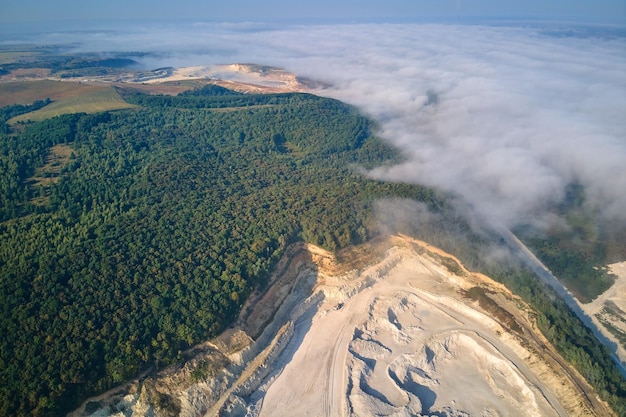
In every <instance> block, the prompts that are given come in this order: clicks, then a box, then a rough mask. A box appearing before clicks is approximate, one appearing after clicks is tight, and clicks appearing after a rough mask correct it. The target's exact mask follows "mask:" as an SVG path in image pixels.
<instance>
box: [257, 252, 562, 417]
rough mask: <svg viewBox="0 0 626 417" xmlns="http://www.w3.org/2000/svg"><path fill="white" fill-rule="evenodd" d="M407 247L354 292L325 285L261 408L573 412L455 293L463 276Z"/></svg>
mask: <svg viewBox="0 0 626 417" xmlns="http://www.w3.org/2000/svg"><path fill="white" fill-rule="evenodd" d="M403 255H406V254H403V253H398V254H396V256H401V257H402V259H401V261H400V262H398V264H397V265H395V266H394V267H393V268H391V269H390V270H389V271H388V272H386V273H385V274H384V275H379V276H378V277H377V279H372V278H373V277H375V275H376V274H377V273H379V272H380V271H376V270H372V271H365V272H363V273H362V274H360V276H359V277H358V278H357V279H360V280H362V281H363V282H367V281H370V282H371V284H370V285H366V287H365V288H361V289H360V291H359V292H358V293H356V294H355V295H353V296H351V297H348V296H347V294H346V289H345V288H344V289H338V288H339V286H341V282H338V281H335V282H328V283H327V284H326V285H325V287H327V288H320V289H321V290H324V291H325V292H326V293H327V295H329V297H328V298H327V299H326V301H325V302H324V303H323V304H322V305H321V307H320V309H319V311H318V313H317V314H315V315H314V316H313V317H312V319H311V321H310V322H309V318H304V319H303V320H300V321H297V322H296V325H295V332H296V334H295V336H294V338H293V339H292V342H291V346H288V347H287V348H286V349H285V351H284V352H283V354H282V355H281V356H280V357H279V358H278V360H277V361H276V363H275V364H274V366H284V369H283V370H282V372H281V373H280V375H279V376H278V377H276V378H275V379H274V380H273V381H271V382H270V383H269V384H267V385H266V386H265V387H262V389H261V390H260V391H261V393H260V394H257V395H263V393H262V391H265V393H264V395H263V396H262V397H261V398H259V399H258V405H257V407H258V408H260V411H259V412H258V415H260V416H296V415H297V416H341V415H354V416H372V415H380V416H392V415H393V416H415V415H445V416H465V415H471V416H511V415H521V414H520V412H522V414H523V415H525V416H559V415H561V416H565V415H568V414H567V412H566V411H565V410H564V408H563V407H562V406H561V405H560V403H559V401H558V400H557V398H556V397H555V396H554V394H553V393H552V392H551V391H550V389H549V388H547V387H546V386H544V384H543V383H542V381H541V380H539V379H538V378H537V376H536V375H535V374H534V373H533V371H531V370H530V369H529V368H528V367H527V366H526V364H525V363H524V361H523V360H522V358H521V357H520V356H519V355H520V353H521V352H523V354H525V355H527V354H528V352H524V349H523V348H522V347H521V346H519V345H516V342H515V341H514V340H513V339H512V338H510V337H508V336H506V335H505V334H504V332H503V329H502V328H501V327H500V325H498V324H497V323H496V322H495V321H493V320H491V319H490V318H489V317H487V316H486V315H484V314H482V313H480V312H478V311H477V310H475V309H473V308H471V307H468V306H467V305H465V304H464V303H462V302H460V301H458V300H457V299H456V297H455V296H454V294H455V291H456V290H458V289H460V288H461V287H462V286H463V284H462V283H460V282H456V283H455V282H454V279H450V278H451V277H450V274H449V273H448V272H447V271H445V270H444V269H443V268H441V267H440V266H438V265H437V264H435V263H433V262H432V261H431V260H428V259H426V258H422V257H416V256H411V257H406V256H403ZM369 274H374V275H373V276H371V277H369V279H368V275H369ZM348 292H349V291H348ZM511 345H516V346H511ZM253 398H254V395H253ZM522 410H523V411H522Z"/></svg>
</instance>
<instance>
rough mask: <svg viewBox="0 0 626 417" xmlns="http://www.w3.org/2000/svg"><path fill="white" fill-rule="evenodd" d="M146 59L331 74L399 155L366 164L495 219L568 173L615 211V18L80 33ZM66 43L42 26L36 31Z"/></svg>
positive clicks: (624, 121)
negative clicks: (598, 23) (606, 23)
mask: <svg viewBox="0 0 626 417" xmlns="http://www.w3.org/2000/svg"><path fill="white" fill-rule="evenodd" d="M81 39H82V42H83V43H82V44H81V45H80V46H79V48H83V49H84V50H102V51H105V50H108V51H111V50H116V51H124V50H126V51H154V52H159V53H162V54H161V55H158V56H152V57H148V58H146V59H145V63H146V65H148V66H152V67H156V66H163V65H173V66H183V65H211V64H218V63H229V62H255V63H260V64H267V65H274V66H283V67H285V68H287V69H288V70H291V71H293V72H295V73H297V74H298V75H303V76H307V77H310V78H313V79H317V80H320V81H325V82H328V83H330V84H332V85H333V87H332V88H331V89H330V90H328V91H327V92H326V94H328V95H331V96H333V97H336V98H339V99H341V100H344V101H347V102H349V103H352V104H354V105H356V106H358V107H360V108H361V109H363V110H364V111H365V112H366V113H367V114H369V115H370V116H372V117H373V118H374V119H376V120H377V121H378V122H379V125H380V132H379V134H380V135H381V136H382V137H383V138H384V139H386V140H387V141H389V142H390V143H391V144H393V145H395V146H397V147H398V148H400V149H401V150H402V151H403V152H404V153H405V155H406V157H407V160H406V162H404V163H402V164H400V165H398V166H394V167H391V168H384V169H378V170H374V171H372V172H371V175H373V176H376V177H379V178H384V179H388V180H395V181H409V182H415V183H421V184H426V185H429V186H434V187H438V188H440V189H443V190H446V191H449V192H453V193H455V194H457V195H460V196H462V197H463V198H464V199H465V200H466V201H467V202H468V203H469V205H471V206H472V207H474V209H476V210H477V211H478V212H479V214H480V215H481V216H484V217H488V218H491V219H493V220H494V221H497V222H499V223H502V224H505V225H509V226H511V225H514V224H516V223H520V222H534V223H536V224H540V223H541V222H542V221H545V218H544V213H546V210H547V208H549V207H552V206H554V205H555V204H557V203H558V202H559V201H561V199H562V198H563V196H564V189H565V187H566V185H567V184H569V183H572V182H578V183H580V184H582V185H584V186H585V188H586V196H587V202H588V204H589V205H590V206H591V207H592V208H593V209H595V210H598V212H600V213H601V215H602V216H604V217H605V218H606V219H608V220H618V221H620V222H625V221H626V209H625V208H626V116H625V115H626V53H624V51H626V36H625V35H624V31H620V30H619V28H617V29H615V28H610V27H603V28H601V27H597V28H589V27H586V28H576V27H569V28H568V27H564V26H551V27H549V28H548V27H541V26H538V25H535V26H526V27H522V26H517V27H513V26H509V27H506V26H480V25H474V26H472V25H463V26H461V25H427V24H419V25H418V24H415V25H408V24H407V25H387V24H364V25H328V26H320V25H316V26H292V27H283V28H278V27H272V26H266V25H260V24H233V25H230V24H203V23H198V24H195V25H191V26H186V27H180V26H176V25H171V26H161V27H158V28H157V27H149V26H145V27H142V26H137V27H135V28H133V29H132V30H126V29H123V30H119V31H101V32H90V33H88V34H85V33H82V34H81ZM66 40H73V41H75V40H76V39H75V34H67V33H65V34H63V33H56V34H55V33H50V34H48V35H47V39H46V42H62V41H66Z"/></svg>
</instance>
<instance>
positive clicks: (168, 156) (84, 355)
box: [0, 91, 443, 415]
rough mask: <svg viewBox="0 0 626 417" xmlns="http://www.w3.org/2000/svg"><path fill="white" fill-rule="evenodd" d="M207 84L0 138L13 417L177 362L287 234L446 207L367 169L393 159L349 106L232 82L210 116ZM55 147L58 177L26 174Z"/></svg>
mask: <svg viewBox="0 0 626 417" xmlns="http://www.w3.org/2000/svg"><path fill="white" fill-rule="evenodd" d="M222 93H223V92H222ZM203 94H207V92H206V91H202V92H200V93H199V95H197V96H193V95H188V96H183V97H181V98H173V97H144V98H139V97H138V98H137V102H141V103H142V106H143V108H141V109H138V110H130V111H122V112H112V113H102V114H97V115H84V114H79V115H68V116H63V117H59V118H55V119H51V120H48V121H45V122H40V123H32V124H28V125H26V126H24V127H23V128H22V129H20V130H19V131H16V132H13V133H11V134H3V135H2V136H1V137H0V143H1V145H0V146H2V147H1V148H0V149H1V157H2V162H1V165H0V167H1V169H2V171H1V173H2V176H1V181H2V187H3V193H2V196H3V200H2V201H1V206H0V215H1V216H2V217H1V218H2V220H3V222H2V223H0V242H1V245H0V296H1V297H2V298H1V300H0V303H1V305H2V307H0V308H1V311H2V313H1V316H0V320H1V321H0V333H1V334H3V338H2V340H1V341H0V414H1V415H61V414H63V413H64V412H67V411H68V410H70V409H72V408H73V407H75V406H77V405H78V404H79V402H80V401H81V400H83V399H84V398H85V397H86V396H88V395H91V394H94V393H97V392H101V391H103V390H106V389H108V388H110V387H112V386H114V385H116V384H119V383H120V382H122V381H124V380H125V379H128V378H130V377H133V376H135V375H137V373H138V372H139V371H141V370H143V369H147V368H148V367H151V366H153V367H156V368H160V367H163V366H166V365H168V364H171V363H172V362H174V361H176V360H179V359H180V352H181V351H182V350H183V349H185V348H187V347H189V346H190V345H192V344H194V343H197V342H199V341H201V340H205V339H207V338H209V337H211V336H214V335H216V334H217V333H218V332H220V331H221V330H222V329H223V328H224V327H225V326H227V325H228V324H230V323H231V322H232V321H233V320H234V318H235V317H236V315H237V313H238V311H239V309H240V307H241V305H242V303H243V301H244V300H245V298H246V297H247V295H248V294H249V293H250V291H251V290H252V289H253V288H254V287H255V286H257V285H263V283H264V280H265V279H266V278H267V276H268V274H269V272H270V270H271V268H272V267H273V265H274V264H275V263H276V261H277V260H278V259H279V257H280V256H281V255H282V252H283V249H284V248H285V246H286V245H287V244H288V243H290V242H292V241H295V240H298V239H305V240H307V241H309V242H312V243H314V244H317V245H320V246H323V247H326V248H328V249H330V250H334V249H337V248H340V247H343V246H346V245H349V244H353V243H358V242H362V241H364V240H365V239H367V238H368V237H369V236H370V235H371V234H372V233H373V232H374V231H373V218H372V216H373V215H372V211H371V210H370V207H371V204H372V201H374V200H375V199H377V198H379V197H383V196H403V197H407V198H412V199H419V200H421V201H425V202H426V203H427V204H431V205H432V206H433V207H434V206H438V205H441V204H443V203H442V201H441V199H440V198H439V197H437V195H436V194H435V193H434V192H432V191H431V190H428V189H425V188H423V187H419V186H412V185H405V184H387V183H382V182H378V181H374V180H370V179H367V178H365V177H363V176H361V175H358V174H356V173H355V172H354V170H353V169H351V168H350V166H351V165H352V164H370V165H371V164H374V163H381V162H385V161H389V160H393V159H394V158H397V155H396V153H395V152H394V151H393V150H391V149H390V148H388V147H386V146H385V145H383V144H382V143H381V142H380V141H378V140H377V139H375V138H373V137H371V136H370V135H369V130H370V126H369V122H368V120H367V119H365V118H364V117H363V116H361V115H359V114H358V113H357V112H356V111H354V109H352V108H350V107H348V106H346V105H344V104H342V103H339V102H337V101H333V100H329V99H322V98H319V97H315V96H310V95H303V94H287V95H275V96H271V95H270V96H255V95H237V94H232V95H223V96H222V99H223V100H224V102H226V103H227V106H226V107H229V108H230V109H229V110H228V111H213V110H212V108H213V107H216V106H218V102H219V100H220V98H219V97H218V98H216V97H215V96H212V95H210V94H209V96H207V97H203V96H202V95H203ZM191 101H193V103H192V104H193V105H190V103H191ZM165 103H167V104H165ZM203 103H204V104H203ZM259 104H263V105H261V106H259ZM56 144H66V145H67V146H70V147H71V149H72V151H73V155H72V157H71V158H69V161H68V162H67V164H66V165H65V166H64V167H63V168H62V170H61V174H60V176H59V181H58V182H56V183H55V182H50V184H48V185H46V186H41V185H40V186H38V187H32V186H30V185H29V184H28V183H27V179H28V178H29V177H31V176H32V175H33V173H34V172H35V170H36V168H38V167H41V166H42V165H44V164H45V163H46V158H47V156H48V154H49V152H50V148H51V147H52V146H54V145H56ZM35 197H37V198H36V199H35Z"/></svg>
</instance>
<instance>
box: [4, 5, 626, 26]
mask: <svg viewBox="0 0 626 417" xmlns="http://www.w3.org/2000/svg"><path fill="white" fill-rule="evenodd" d="M457 18H460V19H472V18H487V19H509V18H514V19H550V20H567V21H590V22H609V23H618V24H619V23H621V24H624V25H626V0H550V1H546V0H524V1H507V0H499V1H498V0H378V1H377V0H316V1H297V0H291V1H289V0H263V1H259V0H228V1H224V0H219V1H215V0H178V1H171V0H150V1H146V0H107V1H98V2H92V1H85V0H56V1H44V0H2V1H1V2H0V22H4V23H14V24H20V23H33V22H38V21H39V22H43V21H59V20H66V21H67V20H104V19H106V20H110V19H133V20H136V19H149V20H150V19H159V20H164V19H193V20H201V21H242V20H243V21H297V22H302V21H343V22H351V21H381V20H382V21H411V20H420V21H423V20H429V19H448V20H452V19H457Z"/></svg>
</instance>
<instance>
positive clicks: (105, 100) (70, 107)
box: [9, 84, 137, 124]
mask: <svg viewBox="0 0 626 417" xmlns="http://www.w3.org/2000/svg"><path fill="white" fill-rule="evenodd" d="M79 85H80V84H79ZM90 87H93V86H90ZM75 93H76V94H75V95H73V96H70V97H67V98H64V99H61V100H59V101H53V102H52V103H51V104H49V105H47V106H45V107H44V108H41V109H39V110H36V111H33V112H30V113H26V114H22V115H20V116H17V117H14V118H12V119H11V120H9V124H15V123H18V122H23V121H26V120H32V121H40V120H45V119H49V118H52V117H55V116H60V115H62V114H71V113H98V112H103V111H109V110H121V109H130V108H135V107H137V106H135V105H134V104H128V103H126V102H125V101H124V99H123V98H122V97H121V96H120V95H119V93H118V92H117V91H115V89H113V87H95V88H94V89H91V90H89V91H75ZM44 98H45V97H44Z"/></svg>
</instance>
